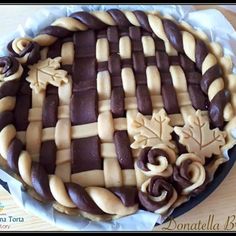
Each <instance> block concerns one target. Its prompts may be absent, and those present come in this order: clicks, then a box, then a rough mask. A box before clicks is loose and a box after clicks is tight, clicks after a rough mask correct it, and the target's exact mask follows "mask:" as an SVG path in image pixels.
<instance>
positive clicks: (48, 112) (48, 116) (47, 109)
mask: <svg viewBox="0 0 236 236" xmlns="http://www.w3.org/2000/svg"><path fill="white" fill-rule="evenodd" d="M58 104H59V99H58V95H57V94H50V95H48V96H46V98H45V100H44V105H43V117H42V120H43V127H44V128H48V127H55V126H56V123H57V111H58Z"/></svg>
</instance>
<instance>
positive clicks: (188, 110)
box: [0, 9, 236, 220]
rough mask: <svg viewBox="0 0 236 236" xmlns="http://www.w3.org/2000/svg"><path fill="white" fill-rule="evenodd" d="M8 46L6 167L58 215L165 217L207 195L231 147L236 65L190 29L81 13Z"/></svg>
mask: <svg viewBox="0 0 236 236" xmlns="http://www.w3.org/2000/svg"><path fill="white" fill-rule="evenodd" d="M6 47H7V50H8V55H7V56H4V57H1V58H0V155H1V162H0V163H1V166H2V167H3V168H5V169H8V170H9V169H10V170H11V174H12V175H14V176H17V177H18V179H19V180H21V181H22V183H23V184H24V186H25V187H26V189H27V190H28V194H30V195H32V196H33V197H34V198H36V199H38V200H39V201H41V202H45V203H49V202H50V203H53V207H54V208H55V209H56V210H57V211H59V212H62V213H65V214H69V215H82V216H83V217H85V218H89V219H91V220H112V219H115V218H119V217H123V216H126V215H131V214H135V213H136V212H137V211H138V210H139V209H143V210H146V211H150V212H154V213H156V214H160V215H161V216H166V215H168V214H169V213H170V212H172V211H173V210H174V209H175V208H176V207H178V206H180V205H181V204H183V203H184V202H187V201H189V200H190V199H191V197H195V196H197V195H198V194H199V193H201V192H203V191H204V190H205V189H206V187H207V186H208V185H209V184H210V183H211V181H212V180H213V179H214V174H215V171H216V170H217V169H218V167H219V166H220V165H221V164H222V163H224V162H226V161H227V158H226V157H225V156H224V153H225V151H227V150H228V149H230V148H232V147H233V145H234V144H235V140H234V139H233V137H232V136H231V130H232V128H235V127H236V115H235V114H236V75H235V74H233V73H232V67H233V64H232V61H231V59H230V58H229V57H227V56H225V55H223V50H222V48H221V46H220V45H219V44H218V43H215V42H210V41H209V39H208V37H207V36H206V34H204V33H203V32H201V31H197V30H195V29H193V28H192V27H191V26H190V25H188V24H187V23H186V22H181V23H179V22H177V21H176V20H175V19H174V18H172V17H170V16H169V17H167V16H165V17H164V16H162V15H160V14H159V13H153V12H152V13H150V12H143V11H139V10H137V11H121V10H118V9H112V10H108V11H92V12H85V11H81V12H75V13H73V14H71V15H70V16H69V17H62V18H58V19H57V20H56V21H54V22H53V23H52V24H51V25H50V26H47V27H46V28H44V29H43V30H41V31H40V32H39V33H38V34H37V35H36V36H35V37H34V38H29V37H24V38H16V39H14V40H12V41H11V42H9V43H8V44H7V45H6Z"/></svg>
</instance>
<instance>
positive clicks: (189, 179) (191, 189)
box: [173, 153, 206, 195]
mask: <svg viewBox="0 0 236 236" xmlns="http://www.w3.org/2000/svg"><path fill="white" fill-rule="evenodd" d="M173 180H174V182H175V183H176V185H177V186H178V188H179V189H180V192H181V194H183V195H188V194H191V195H196V194H197V193H199V192H201V191H202V190H203V189H204V187H205V183H206V171H205V168H204V166H203V160H202V159H201V158H200V157H198V156H197V155H195V154H193V153H185V154H182V155H180V156H179V157H178V158H177V160H176V166H174V171H173Z"/></svg>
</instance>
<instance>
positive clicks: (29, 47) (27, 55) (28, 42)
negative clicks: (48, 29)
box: [7, 38, 40, 65]
mask: <svg viewBox="0 0 236 236" xmlns="http://www.w3.org/2000/svg"><path fill="white" fill-rule="evenodd" d="M7 49H8V51H9V53H10V55H11V56H14V57H16V58H17V59H18V60H19V62H20V63H21V64H30V65H32V64H34V63H36V62H37V61H38V60H39V59H40V46H39V45H38V44H37V43H36V42H33V40H32V39H30V38H16V39H14V40H13V41H11V42H10V43H9V44H8V45H7Z"/></svg>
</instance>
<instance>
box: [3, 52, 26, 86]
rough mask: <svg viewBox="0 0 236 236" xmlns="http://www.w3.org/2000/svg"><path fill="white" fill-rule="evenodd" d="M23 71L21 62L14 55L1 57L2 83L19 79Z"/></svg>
mask: <svg viewBox="0 0 236 236" xmlns="http://www.w3.org/2000/svg"><path fill="white" fill-rule="evenodd" d="M22 73H23V68H22V66H21V65H20V63H19V62H18V61H17V60H16V59H15V58H14V57H12V56H9V57H1V58H0V85H3V84H4V83H1V82H6V81H11V80H15V79H19V78H20V76H21V75H22Z"/></svg>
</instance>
